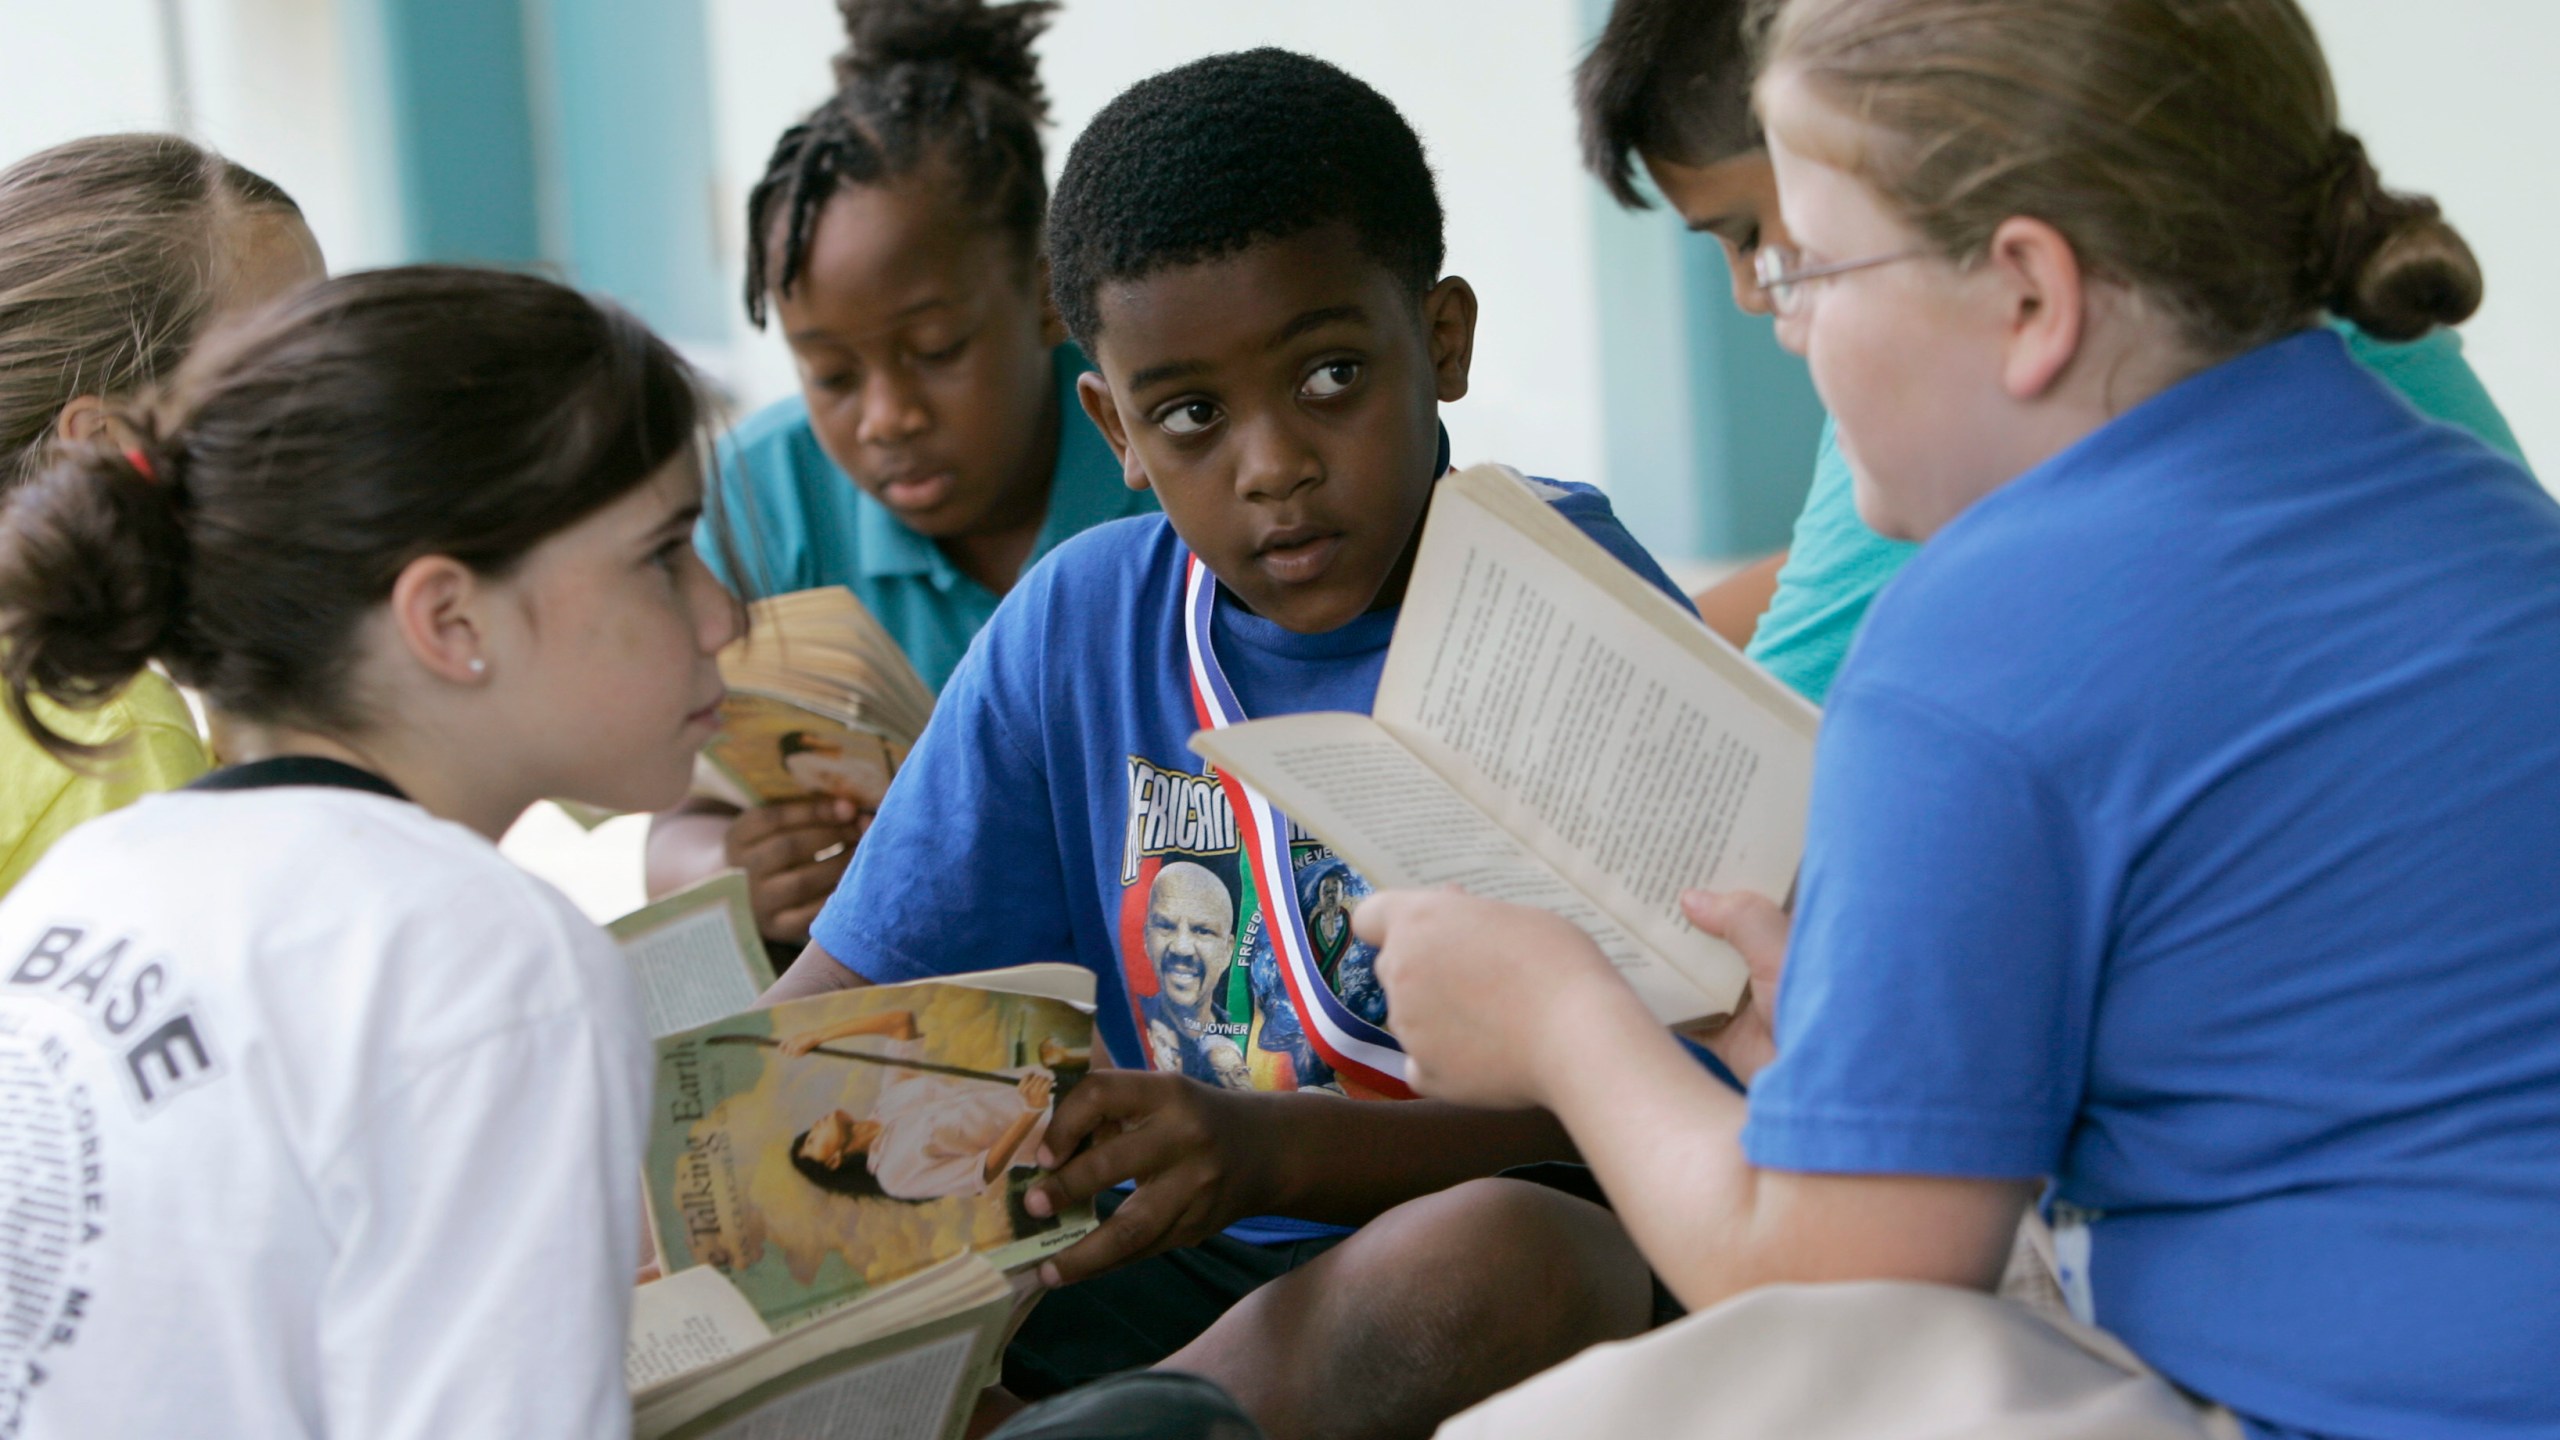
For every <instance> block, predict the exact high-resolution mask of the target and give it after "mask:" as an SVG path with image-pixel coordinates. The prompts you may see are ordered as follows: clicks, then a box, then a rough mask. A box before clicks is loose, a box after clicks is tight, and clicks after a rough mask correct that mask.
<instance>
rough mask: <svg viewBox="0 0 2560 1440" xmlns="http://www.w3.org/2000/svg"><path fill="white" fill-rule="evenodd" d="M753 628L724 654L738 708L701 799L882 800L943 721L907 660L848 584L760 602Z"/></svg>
mask: <svg viewBox="0 0 2560 1440" xmlns="http://www.w3.org/2000/svg"><path fill="white" fill-rule="evenodd" d="M747 626H748V628H747V633H746V635H745V636H744V637H743V638H741V639H740V640H739V641H738V642H737V643H736V644H734V645H732V646H730V647H729V648H728V649H727V650H725V651H723V652H721V655H720V675H721V678H722V679H724V680H726V681H727V682H728V684H729V698H728V699H727V700H726V701H724V702H723V703H722V704H721V707H720V733H719V734H717V735H714V736H713V737H712V738H711V742H710V743H709V744H708V745H705V746H704V747H703V752H702V753H703V759H704V762H705V765H704V768H705V769H706V770H707V771H708V772H710V773H709V774H708V775H706V776H704V777H702V778H701V780H700V781H698V788H700V789H703V790H705V791H707V792H709V793H712V794H715V795H717V796H718V798H721V799H724V800H728V801H731V802H732V803H734V804H738V805H741V806H753V805H760V804H768V803H771V802H773V801H776V800H796V799H800V798H803V797H805V796H811V795H843V796H847V797H850V798H857V799H864V800H874V799H876V798H877V797H878V796H879V794H880V791H881V790H882V788H884V787H885V786H887V784H888V783H889V777H890V776H891V775H893V774H895V773H897V768H898V766H899V765H900V764H902V763H904V762H905V760H906V757H907V751H908V750H909V749H910V748H912V747H913V746H914V745H915V742H916V737H917V736H919V735H921V734H923V733H924V724H925V721H926V720H927V719H928V718H930V717H931V716H932V714H933V692H932V690H930V689H928V688H927V687H926V685H925V683H924V679H923V677H921V676H919V675H918V674H916V669H915V666H914V665H913V664H911V663H909V662H908V660H907V656H906V652H905V651H903V650H900V649H899V648H898V643H897V642H896V641H895V640H892V639H891V638H889V632H888V631H887V630H884V629H882V628H881V625H880V622H879V621H878V620H877V619H875V618H873V616H872V614H871V612H870V611H868V610H866V609H864V608H863V606H862V602H861V601H859V600H856V599H855V598H854V597H853V592H852V591H850V590H847V589H845V588H844V587H843V586H840V585H836V586H829V587H826V588H824V589H819V590H797V591H793V592H792V593H790V594H788V595H775V596H772V597H770V598H767V599H763V600H758V601H756V602H755V603H754V604H752V605H750V606H748V607H747Z"/></svg>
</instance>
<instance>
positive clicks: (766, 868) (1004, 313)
mask: <svg viewBox="0 0 2560 1440" xmlns="http://www.w3.org/2000/svg"><path fill="white" fill-rule="evenodd" d="M838 8H839V9H841V10H842V11H843V14H844V20H845V30H846V46H845V50H844V53H843V54H841V55H839V56H837V57H836V62H835V74H836V83H837V86H838V88H837V90H836V93H835V94H834V95H833V96H832V97H830V98H829V99H828V100H827V101H826V103H825V104H822V105H820V106H819V107H818V108H817V109H815V110H813V111H811V112H810V113H809V115H808V117H807V118H806V119H804V120H802V121H801V122H800V123H799V124H797V125H794V126H792V127H791V128H790V129H789V130H787V131H785V132H783V135H782V139H781V140H780V142H779V143H777V144H776V145H775V146H774V150H773V158H772V160H771V162H770V163H769V164H768V165H767V167H766V170H765V174H764V178H763V179H762V180H760V181H759V182H757V184H756V186H755V189H754V191H753V192H752V193H751V194H750V195H749V196H748V199H747V280H746V305H747V314H748V316H749V318H750V319H752V320H753V321H754V322H755V323H756V324H757V325H758V326H763V325H765V324H767V323H774V324H778V325H779V326H780V328H781V330H782V333H783V338H784V339H785V340H786V341H787V342H788V343H789V345H790V347H791V353H792V356H793V358H794V360H795V361H796V362H797V363H798V368H799V373H800V394H799V395H798V396H796V397H794V398H792V399H789V400H785V401H782V402H780V403H778V404H775V405H773V406H771V407H769V408H767V409H766V410H764V411H762V412H760V413H759V414H757V415H754V416H752V417H750V418H749V419H748V420H747V421H746V422H745V423H744V424H742V425H740V426H739V427H738V429H737V431H736V433H734V434H733V435H731V436H730V437H729V438H728V440H727V441H726V443H725V444H724V445H723V447H722V450H721V464H720V467H719V473H720V475H721V477H722V481H721V483H722V484H723V485H724V486H726V487H727V495H728V505H727V507H726V508H727V509H728V511H729V513H730V514H731V515H733V516H734V517H736V518H737V521H738V536H737V539H738V544H737V551H738V566H739V573H736V574H733V575H727V576H726V578H727V579H729V580H730V581H731V582H732V583H733V584H734V585H735V586H736V587H737V588H738V589H739V590H740V592H741V593H744V594H748V595H770V594H776V593H780V592H783V591H790V590H804V589H810V588H813V587H817V586H824V585H843V586H846V587H849V588H850V589H851V590H852V591H853V592H854V594H855V595H856V596H857V597H859V598H860V599H861V600H862V602H863V604H864V605H866V606H867V607H869V608H870V610H871V612H872V614H874V615H876V616H878V617H879V619H880V621H881V623H882V624H883V625H885V626H887V627H888V630H889V633H890V635H891V636H892V638H894V639H895V640H896V641H897V642H898V644H899V646H900V647H901V648H903V649H904V650H905V651H906V653H907V657H908V658H909V659H910V660H912V661H914V662H915V666H916V669H917V670H918V671H919V672H920V673H921V674H922V675H923V676H924V679H925V682H926V683H927V684H928V685H930V686H932V687H934V688H935V689H937V690H938V689H940V688H941V686H942V682H943V680H944V679H945V678H946V677H948V676H949V675H950V673H951V668H952V667H953V666H954V665H956V664H958V663H959V660H960V656H961V654H962V653H963V652H964V651H966V650H967V649H968V647H969V641H970V639H971V638H972V637H974V636H975V635H976V634H977V632H978V628H979V627H980V626H982V625H984V624H985V623H986V622H987V619H988V617H989V616H991V615H993V614H994V613H995V606H996V602H997V600H998V599H1000V598H1001V597H1002V596H1003V595H1004V593H1005V592H1006V591H1007V590H1008V589H1010V588H1011V587H1012V585H1013V582H1014V580H1015V578H1016V577H1017V576H1019V575H1020V574H1021V573H1022V571H1023V570H1024V569H1025V568H1027V567H1028V566H1029V565H1030V564H1031V563H1032V561H1034V560H1036V559H1038V558H1039V557H1040V556H1041V555H1043V554H1045V553H1046V552H1047V551H1048V550H1049V548H1050V547H1052V546H1054V545H1056V544H1057V543H1058V542H1059V541H1061V540H1064V539H1066V538H1067V537H1068V536H1071V535H1073V534H1075V533H1076V532H1077V531H1079V530H1082V529H1085V528H1086V527H1088V526H1092V525H1097V524H1100V523H1102V522H1104V521H1106V520H1112V519H1117V518H1120V517H1122V516H1126V515H1135V514H1140V513H1143V512H1145V511H1148V510H1152V509H1154V508H1155V506H1154V501H1153V498H1152V497H1151V496H1150V495H1149V494H1147V493H1146V492H1143V491H1134V490H1131V489H1129V488H1127V487H1126V486H1125V485H1124V484H1123V483H1122V479H1121V470H1120V465H1119V462H1118V461H1117V460H1115V459H1114V458H1113V457H1112V454H1111V449H1110V447H1109V446H1108V445H1107V444H1106V443H1105V442H1104V441H1103V439H1102V436H1101V434H1100V432H1098V431H1096V430H1095V429H1094V428H1093V426H1092V424H1091V422H1089V421H1087V420H1086V419H1085V418H1084V414H1083V411H1082V409H1081V407H1080V406H1079V405H1078V403H1077V401H1076V398H1075V383H1076V377H1077V376H1078V375H1080V374H1082V373H1083V372H1084V370H1085V369H1086V368H1087V366H1086V364H1085V360H1084V356H1083V354H1082V353H1081V352H1079V351H1078V350H1077V349H1076V348H1075V347H1074V346H1073V345H1072V344H1069V343H1068V342H1067V338H1066V330H1065V327H1064V326H1063V325H1062V324H1061V323H1060V322H1059V319H1058V316H1057V312H1056V311H1055V310H1054V309H1053V308H1052V307H1051V305H1050V303H1049V281H1048V266H1047V263H1046V261H1045V260H1044V259H1043V258H1042V241H1041V235H1042V224H1043V220H1044V217H1045V215H1046V214H1047V211H1048V206H1049V187H1048V179H1047V175H1046V172H1045V171H1044V170H1043V169H1042V165H1041V147H1040V127H1041V126H1042V125H1044V124H1045V123H1047V120H1048V100H1047V97H1046V96H1045V95H1044V93H1043V92H1042V90H1041V86H1040V78H1039V67H1038V64H1037V62H1036V60H1035V59H1034V58H1033V55H1032V50H1031V47H1032V43H1033V41H1035V40H1036V39H1037V38H1038V37H1039V35H1040V32H1041V30H1042V29H1043V28H1044V27H1045V26H1046V25H1047V24H1048V21H1049V16H1050V14H1051V12H1053V11H1054V10H1055V9H1056V8H1057V6H1056V4H1055V3H1053V0H1016V3H1010V4H992V3H988V0H839V3H838ZM711 559H712V562H713V563H714V564H715V565H723V564H724V558H723V557H720V556H712V557H711ZM877 802H878V797H877V796H876V795H875V796H872V797H869V802H868V803H867V804H866V803H865V802H864V801H862V800H858V799H846V798H840V797H824V796H820V797H814V798H811V799H808V800H803V801H794V802H787V803H783V804H778V805H770V806H766V807H764V808H762V809H759V810H754V811H750V812H748V813H747V814H745V815H743V816H741V815H740V814H739V813H738V812H737V811H736V810H735V809H733V808H730V807H728V806H725V805H720V804H717V803H713V802H707V801H696V802H692V803H691V804H690V805H689V806H688V808H687V809H686V810H685V811H683V812H680V813H677V814H674V815H668V816H662V817H660V820H659V822H658V824H657V825H656V826H655V827H654V828H653V830H652V833H651V836H650V844H649V882H650V889H651V891H652V892H653V893H659V894H663V893H665V892H667V891H669V890H672V889H675V888H678V887H680V886H682V885H685V884H689V883H691V882H692V881H694V880H697V879H700V878H701V877H703V876H704V875H707V874H709V873H711V872H713V871H715V870H719V869H722V868H725V867H728V866H732V865H734V866H738V867H741V868H743V869H745V870H746V872H747V874H748V878H749V881H750V884H751V887H752V894H753V895H754V898H755V910H756V918H757V922H758V924H759V926H760V927H761V928H762V930H763V931H764V935H765V938H766V939H767V940H768V941H771V942H773V943H774V944H776V945H780V946H785V947H789V948H790V949H792V950H795V951H796V949H797V947H799V946H800V945H802V944H804V943H806V942H807V940H808V938H809V922H810V920H811V919H812V918H813V917H814V916H815V915H816V914H817V911H818V907H819V906H820V905H821V904H823V903H824V902H825V900H826V898H827V896H828V895H829V894H830V893H831V892H832V891H833V890H834V888H835V882H836V880H837V878H838V877H839V876H841V875H842V874H843V873H844V869H845V866H846V865H847V864H848V863H850V861H851V859H852V850H853V846H854V844H855V843H856V842H857V841H858V840H859V838H860V836H861V834H862V831H863V829H864V827H865V826H866V825H867V823H868V818H869V817H868V810H869V808H870V806H871V805H876V804H877Z"/></svg>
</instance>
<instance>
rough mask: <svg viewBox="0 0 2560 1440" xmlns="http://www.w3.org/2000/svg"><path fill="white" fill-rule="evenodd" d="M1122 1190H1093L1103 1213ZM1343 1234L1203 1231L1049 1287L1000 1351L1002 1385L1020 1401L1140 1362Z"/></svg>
mask: <svg viewBox="0 0 2560 1440" xmlns="http://www.w3.org/2000/svg"><path fill="white" fill-rule="evenodd" d="M1127 1198H1128V1196H1127V1195H1126V1194H1125V1193H1123V1192H1121V1191H1118V1190H1107V1191H1105V1192H1103V1193H1102V1194H1100V1195H1097V1196H1095V1197H1094V1200H1093V1209H1094V1213H1095V1214H1096V1215H1100V1216H1104V1217H1108V1216H1109V1215H1110V1214H1111V1212H1112V1211H1114V1210H1117V1209H1119V1208H1120V1202H1121V1201H1123V1200H1125V1199H1127ZM1347 1238H1349V1237H1347V1236H1342V1235H1327V1236H1323V1237H1321V1238H1319V1239H1313V1240H1297V1241H1292V1242H1289V1243H1287V1244H1281V1245H1249V1244H1247V1243H1245V1242H1244V1241H1242V1240H1235V1239H1230V1238H1229V1237H1227V1236H1224V1235H1212V1236H1210V1237H1209V1238H1208V1239H1206V1240H1203V1241H1201V1242H1200V1243H1199V1244H1197V1245H1186V1246H1184V1247H1182V1248H1181V1249H1179V1250H1168V1251H1166V1252H1165V1253H1164V1254H1162V1255H1158V1256H1155V1257H1154V1258H1152V1259H1148V1260H1141V1261H1138V1262H1137V1263H1136V1264H1134V1265H1123V1266H1121V1267H1120V1268H1119V1269H1117V1270H1113V1271H1110V1272H1109V1273H1107V1274H1102V1275H1096V1276H1094V1277H1093V1278H1092V1279H1090V1280H1084V1281H1079V1282H1078V1283H1076V1284H1073V1285H1069V1286H1067V1287H1065V1288H1064V1289H1061V1290H1055V1291H1052V1292H1050V1294H1049V1295H1048V1296H1047V1298H1045V1299H1043V1300H1042V1301H1041V1302H1040V1303H1039V1304H1038V1305H1036V1306H1034V1307H1033V1308H1032V1311H1031V1318H1030V1319H1028V1320H1025V1321H1023V1322H1022V1329H1021V1330H1020V1331H1018V1332H1016V1333H1015V1335H1014V1337H1013V1343H1012V1344H1011V1345H1009V1346H1007V1347H1005V1352H1004V1388H1005V1389H1007V1390H1009V1391H1012V1392H1013V1393H1014V1394H1015V1395H1017V1396H1019V1397H1021V1398H1022V1399H1025V1400H1038V1399H1041V1398H1043V1397H1046V1396H1050V1395H1055V1394H1058V1393H1059V1392H1061V1391H1064V1390H1072V1389H1074V1388H1076V1387H1077V1386H1079V1385H1083V1384H1085V1383H1087V1382H1089V1381H1093V1380H1099V1379H1101V1378H1102V1377H1103V1376H1105V1375H1116V1374H1118V1373H1120V1372H1121V1371H1123V1370H1143V1369H1145V1368H1147V1367H1148V1366H1150V1365H1153V1364H1156V1363H1157V1362H1159V1361H1161V1360H1163V1359H1164V1358H1165V1357H1166V1356H1168V1355H1171V1354H1172V1353H1173V1352H1175V1351H1176V1350H1179V1349H1181V1348H1182V1347H1183V1346H1185V1345H1188V1344H1190V1343H1191V1342H1192V1341H1194V1340H1197V1339H1199V1338H1200V1336H1201V1334H1202V1332H1204V1331H1206V1330H1207V1329H1208V1328H1209V1327H1210V1326H1212V1325H1215V1324H1216V1323H1218V1317H1219V1316H1221V1315H1224V1314H1226V1313H1227V1311H1228V1310H1229V1309H1230V1308H1232V1307H1233V1306H1234V1305H1235V1303H1236V1302H1237V1301H1239V1300H1242V1299H1243V1298H1244V1297H1246V1296H1247V1295H1250V1294H1252V1293H1253V1292H1254V1291H1256V1290H1259V1289H1261V1288H1262V1287H1263V1286H1265V1285H1267V1284H1269V1283H1271V1282H1272V1281H1274V1280H1277V1279H1279V1278H1280V1277H1281V1276H1283V1275H1286V1274H1288V1273H1289V1272H1290V1271H1292V1270H1295V1269H1297V1268H1298V1267H1299V1266H1301V1265H1304V1264H1306V1263H1307V1262H1308V1261H1310V1260H1313V1259H1315V1258H1316V1257H1317V1256H1319V1255H1322V1254H1323V1253H1324V1252H1326V1251H1327V1250H1330V1249H1332V1248H1333V1247H1334V1246H1336V1245H1339V1244H1341V1243H1342V1242H1343V1241H1344V1240H1345V1239H1347Z"/></svg>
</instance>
